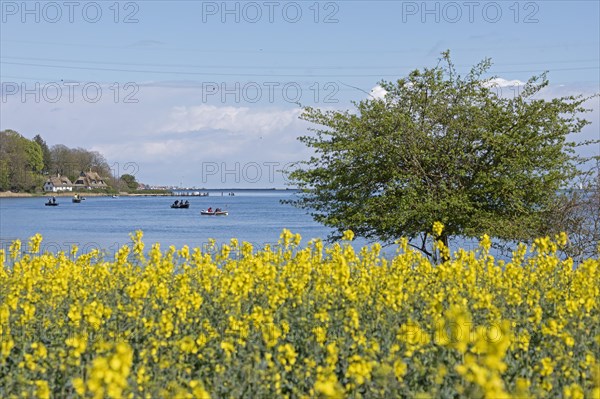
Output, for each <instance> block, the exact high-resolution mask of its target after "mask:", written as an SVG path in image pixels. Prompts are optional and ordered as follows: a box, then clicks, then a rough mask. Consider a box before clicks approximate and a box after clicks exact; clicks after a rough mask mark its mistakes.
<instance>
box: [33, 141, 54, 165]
mask: <svg viewBox="0 0 600 399" xmlns="http://www.w3.org/2000/svg"><path fill="white" fill-rule="evenodd" d="M33 141H35V142H36V143H38V145H39V146H40V148H41V150H42V159H43V163H44V166H43V168H42V170H43V171H44V172H45V173H50V172H52V155H51V154H50V148H49V147H48V144H46V141H45V140H44V139H43V138H42V136H40V135H39V134H36V135H35V137H34V138H33Z"/></svg>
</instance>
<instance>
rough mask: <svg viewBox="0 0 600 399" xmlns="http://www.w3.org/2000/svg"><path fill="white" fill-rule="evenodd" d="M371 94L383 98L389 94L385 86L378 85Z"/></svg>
mask: <svg viewBox="0 0 600 399" xmlns="http://www.w3.org/2000/svg"><path fill="white" fill-rule="evenodd" d="M370 94H371V96H372V97H375V98H377V99H383V98H384V97H385V95H386V94H387V91H386V90H385V89H384V88H383V87H381V86H379V85H377V86H375V87H373V88H372V89H371V93H370Z"/></svg>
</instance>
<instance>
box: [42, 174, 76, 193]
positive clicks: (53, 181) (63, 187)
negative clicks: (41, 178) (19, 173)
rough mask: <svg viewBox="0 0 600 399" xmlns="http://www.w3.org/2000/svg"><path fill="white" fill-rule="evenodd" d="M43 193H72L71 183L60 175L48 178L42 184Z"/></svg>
mask: <svg viewBox="0 0 600 399" xmlns="http://www.w3.org/2000/svg"><path fill="white" fill-rule="evenodd" d="M44 191H45V192H53V193H56V192H58V191H73V183H71V180H69V178H68V177H67V176H61V175H60V173H59V174H58V175H56V176H50V177H49V178H48V180H46V182H45V183H44Z"/></svg>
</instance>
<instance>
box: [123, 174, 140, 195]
mask: <svg viewBox="0 0 600 399" xmlns="http://www.w3.org/2000/svg"><path fill="white" fill-rule="evenodd" d="M121 181H122V182H123V183H125V185H126V186H127V188H128V189H129V190H130V191H135V190H137V189H138V186H139V183H138V182H137V181H136V180H135V176H133V175H130V174H127V173H125V174H124V175H122V176H121Z"/></svg>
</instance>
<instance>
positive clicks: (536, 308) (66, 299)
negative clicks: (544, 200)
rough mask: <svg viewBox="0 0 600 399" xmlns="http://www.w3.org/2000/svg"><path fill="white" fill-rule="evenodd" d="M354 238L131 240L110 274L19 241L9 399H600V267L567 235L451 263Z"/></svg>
mask: <svg viewBox="0 0 600 399" xmlns="http://www.w3.org/2000/svg"><path fill="white" fill-rule="evenodd" d="M442 228H443V226H441V225H440V224H436V226H434V231H436V233H438V234H439V232H441V229H442ZM344 238H345V240H344V241H342V242H341V243H337V244H333V245H331V246H328V247H326V246H324V244H323V243H322V242H321V241H319V240H313V241H310V242H308V243H307V244H305V245H302V246H301V245H300V241H301V238H300V236H299V235H294V234H292V233H291V232H289V231H287V230H284V231H283V233H282V235H281V238H280V241H279V245H277V246H274V247H270V248H269V247H267V248H264V249H260V250H257V249H254V248H252V246H251V245H250V244H248V243H242V244H240V243H238V241H237V240H231V243H230V244H229V245H226V246H223V247H221V248H219V250H218V251H214V250H213V251H208V252H206V253H203V252H202V251H201V250H199V249H190V248H188V247H183V248H181V249H176V248H174V247H170V248H168V249H166V250H161V248H160V246H159V245H158V244H155V245H153V246H152V247H151V248H145V247H144V243H143V241H142V233H141V232H136V233H135V234H132V245H130V246H124V247H123V248H121V249H120V250H119V251H118V253H117V254H116V255H115V257H114V260H110V261H106V260H104V258H103V257H102V256H101V255H100V254H99V253H98V252H97V251H93V252H91V253H88V254H78V250H77V248H73V249H72V250H71V252H70V253H58V254H50V253H45V254H39V253H38V252H39V248H40V244H41V241H42V237H41V236H39V235H36V236H34V237H32V238H31V240H30V242H29V243H28V245H27V246H25V245H24V246H23V248H22V247H21V243H20V242H18V241H16V242H14V243H13V245H12V246H11V248H10V250H9V251H8V253H5V252H4V251H2V252H0V337H1V347H0V397H2V398H30V397H39V398H53V397H57V398H64V397H67V398H71V397H72V398H76V397H84V398H99V399H100V398H119V399H120V398H137V397H147V398H157V397H169V398H209V397H212V398H224V397H225V398H230V397H233V398H238V397H246V398H319V397H327V398H343V397H351V398H359V397H365V398H396V397H410V398H428V397H432V398H438V397H469V398H479V397H482V398H503V397H507V398H508V397H519V398H527V397H532V398H538V397H552V398H560V397H563V398H599V397H600V363H599V359H598V357H599V349H600V305H599V302H598V298H599V297H600V274H599V273H600V267H599V266H600V263H599V260H598V258H596V259H588V260H586V261H584V262H582V263H580V264H578V265H576V267H574V265H573V262H572V261H571V260H562V259H561V258H560V257H559V256H558V255H557V250H558V249H559V248H560V247H561V245H564V244H565V243H566V239H567V238H566V236H565V235H560V236H557V237H554V238H553V239H551V238H541V239H538V240H536V241H535V244H533V245H532V246H531V247H529V248H528V247H526V246H525V245H521V246H519V248H518V249H517V250H516V251H515V253H514V254H513V257H512V260H511V261H510V262H502V261H498V260H495V259H494V258H493V257H492V256H491V255H490V253H489V250H490V240H489V238H488V237H486V236H484V237H483V238H482V240H481V242H480V247H479V249H477V250H475V251H465V250H458V251H456V252H455V253H453V254H451V255H450V256H449V260H447V261H445V262H444V263H441V264H433V263H432V262H431V261H430V260H429V259H427V258H425V257H423V256H422V255H421V254H419V253H417V252H414V251H412V250H410V249H409V247H408V243H407V241H406V240H400V241H399V243H398V251H397V255H396V256H395V257H394V258H393V259H392V260H386V259H385V258H383V257H382V256H381V255H380V250H381V246H380V245H378V244H375V245H372V246H371V247H369V248H365V249H363V250H361V251H360V252H359V253H356V252H355V250H354V249H353V248H352V246H351V245H350V244H349V242H348V241H350V240H352V238H353V234H352V232H347V233H346V235H345V237H344ZM212 245H214V248H216V244H215V243H214V242H212ZM437 245H438V250H439V251H440V252H441V253H442V254H447V249H446V248H443V247H441V244H439V243H438V244H437ZM215 252H217V253H215ZM446 259H448V257H446Z"/></svg>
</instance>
